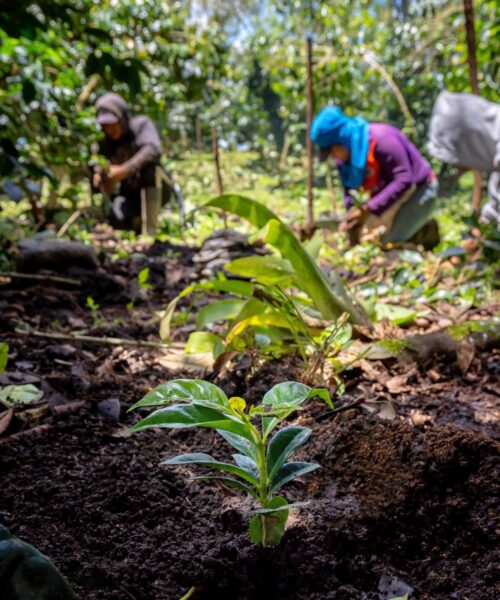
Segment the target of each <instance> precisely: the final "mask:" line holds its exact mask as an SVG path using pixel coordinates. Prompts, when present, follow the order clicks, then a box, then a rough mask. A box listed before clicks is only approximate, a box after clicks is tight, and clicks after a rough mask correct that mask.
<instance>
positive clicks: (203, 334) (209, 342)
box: [184, 331, 224, 358]
mask: <svg viewBox="0 0 500 600" xmlns="http://www.w3.org/2000/svg"><path fill="white" fill-rule="evenodd" d="M223 352H224V340H223V339H222V338H221V337H220V336H218V335H216V334H215V333H210V332H208V331H193V333H191V334H190V336H189V338H188V341H187V343H186V347H185V348H184V353H185V354H206V353H208V354H212V355H213V356H214V358H217V357H218V356H219V354H222V353H223Z"/></svg>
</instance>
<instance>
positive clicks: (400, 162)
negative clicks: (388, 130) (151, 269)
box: [367, 135, 413, 215]
mask: <svg viewBox="0 0 500 600" xmlns="http://www.w3.org/2000/svg"><path fill="white" fill-rule="evenodd" d="M375 158H376V159H377V160H378V162H379V165H380V169H381V170H382V171H383V172H385V173H386V174H387V177H388V179H389V183H388V184H387V185H386V186H385V187H384V188H382V189H381V190H380V192H379V193H378V194H375V196H373V197H372V198H370V200H368V202H367V206H368V210H369V211H370V212H372V213H374V214H376V215H381V214H382V213H383V212H384V211H385V210H387V209H388V208H389V207H390V206H392V205H393V204H394V203H395V202H396V201H397V200H399V198H401V196H402V195H403V194H404V192H406V190H407V189H408V188H409V187H410V186H411V185H412V183H413V174H412V169H411V164H410V160H409V157H408V154H407V152H406V148H405V146H404V144H403V142H402V140H401V139H399V137H397V136H395V135H386V136H384V137H383V138H382V139H380V140H379V141H378V142H377V146H376V148H375Z"/></svg>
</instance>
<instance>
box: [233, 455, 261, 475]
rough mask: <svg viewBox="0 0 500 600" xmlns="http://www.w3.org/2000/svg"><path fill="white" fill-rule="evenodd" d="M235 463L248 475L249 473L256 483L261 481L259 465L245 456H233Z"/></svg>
mask: <svg viewBox="0 0 500 600" xmlns="http://www.w3.org/2000/svg"><path fill="white" fill-rule="evenodd" d="M233 460H234V462H235V463H236V464H237V465H238V467H240V469H243V470H244V471H246V472H247V473H249V474H250V475H251V476H252V477H253V478H254V479H255V480H256V481H258V480H259V469H258V467H257V463H256V462H255V461H254V460H253V459H252V458H249V457H248V456H245V455H244V454H233Z"/></svg>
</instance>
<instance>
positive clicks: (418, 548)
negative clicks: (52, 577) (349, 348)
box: [0, 246, 500, 600]
mask: <svg viewBox="0 0 500 600" xmlns="http://www.w3.org/2000/svg"><path fill="white" fill-rule="evenodd" d="M146 253H147V254H148V255H149V258H148V256H145V254H146ZM190 258H191V253H190V252H185V251H184V250H182V249H179V248H172V247H165V246H164V247H161V246H156V247H155V248H153V249H152V250H147V251H146V252H145V253H142V254H138V255H137V256H135V258H133V259H132V260H130V259H127V260H123V261H118V262H117V263H115V264H114V265H113V266H112V267H110V268H108V270H107V271H106V272H103V274H102V277H101V278H100V280H99V281H100V283H99V282H97V279H96V277H95V276H92V275H87V278H88V279H85V277H84V276H83V275H82V274H81V273H80V274H79V277H80V278H81V279H82V281H84V285H83V286H82V288H81V289H78V290H76V291H75V290H71V289H60V288H57V287H53V286H52V287H51V286H48V285H38V286H35V287H28V288H24V289H23V288H22V286H20V284H19V283H17V284H16V285H13V284H12V283H9V282H4V283H3V284H2V285H1V286H0V302H1V303H2V313H1V317H0V318H1V327H2V330H3V331H4V332H5V333H4V334H3V335H2V339H6V340H8V341H9V343H10V345H11V351H10V358H9V364H8V370H7V372H6V373H5V374H4V375H3V376H2V383H4V384H5V383H12V382H16V383H24V382H27V381H30V380H31V381H33V382H35V383H36V384H37V385H39V386H40V387H42V389H44V391H45V394H46V397H48V398H49V405H50V406H49V408H48V409H47V411H46V413H45V414H43V415H41V416H40V415H38V416H37V417H36V420H33V421H32V422H23V421H22V420H20V419H19V417H17V416H16V417H14V419H13V420H12V421H11V423H10V424H9V426H8V428H7V429H6V431H5V432H4V433H3V435H0V477H1V481H2V493H1V495H0V522H1V523H3V524H5V525H6V526H8V527H9V528H10V529H11V530H12V532H13V533H15V534H16V535H18V536H19V537H22V538H23V539H25V540H26V541H29V542H30V543H33V544H34V545H36V546H37V547H38V548H39V549H40V550H41V551H43V552H44V553H46V554H47V555H49V556H50V557H51V558H52V559H53V560H54V562H55V563H56V565H57V566H58V567H59V568H60V570H61V571H62V572H63V573H64V574H65V575H66V576H67V577H68V579H69V580H70V582H71V583H72V584H73V585H74V587H75V589H76V590H77V591H78V593H79V594H80V595H81V597H82V598H84V599H86V600H87V599H88V600H94V599H95V600H98V599H99V600H101V599H108V598H110V599H111V598H117V599H118V598H120V599H127V598H135V599H136V600H139V599H144V600H146V599H152V598H157V599H165V600H170V599H173V600H180V598H181V597H182V596H183V594H185V593H186V591H187V590H188V589H189V588H190V587H191V586H195V587H196V592H195V594H194V595H193V596H192V598H194V600H197V599H198V598H200V599H205V600H212V599H214V600H215V599H218V600H221V599H222V600H224V599H227V600H240V599H241V600H255V599H257V598H258V599H259V600H261V599H266V598H269V599H273V600H280V599H283V600H284V599H285V598H286V599H296V600H306V599H307V600H320V599H321V600H328V599H336V600H358V599H363V598H365V599H370V600H371V599H376V600H380V598H391V597H394V596H397V595H398V594H399V595H402V594H403V593H404V592H405V591H408V590H409V589H413V590H414V591H413V593H411V595H410V597H411V598H415V599H419V600H422V599H423V600H427V599H433V600H438V599H439V600H442V599H445V598H446V599H448V598H450V599H458V600H490V599H491V600H493V599H496V598H498V597H499V593H500V590H499V589H498V588H496V587H495V581H498V573H496V572H495V568H496V565H498V564H499V561H498V558H499V557H498V551H497V547H498V543H497V542H498V539H497V537H496V536H495V514H498V508H499V507H498V483H497V482H498V480H499V477H498V475H499V472H498V471H499V468H498V464H499V463H498V445H497V443H496V442H495V437H496V435H497V433H498V431H497V429H496V428H497V423H498V421H497V420H496V418H497V412H495V411H497V410H498V396H499V390H498V379H499V377H498V375H499V371H500V354H499V352H498V350H495V349H493V350H490V351H488V352H481V353H476V355H475V356H474V357H473V359H472V361H471V364H470V366H469V368H468V369H467V370H466V371H465V372H462V371H461V370H460V369H459V368H458V366H457V365H456V363H455V361H453V360H451V359H450V358H449V357H446V358H439V357H438V358H436V359H433V360H432V361H429V362H427V363H423V364H420V365H408V364H400V363H398V362H397V361H392V362H389V363H387V362H385V363H382V362H373V361H372V362H370V363H368V362H367V363H363V364H362V365H361V366H359V367H356V368H355V369H353V370H352V371H350V372H348V373H346V380H347V381H346V382H347V389H348V394H349V397H357V395H359V394H368V395H370V397H386V398H390V399H391V400H392V401H393V403H394V405H395V407H396V410H397V413H398V418H397V419H396V420H394V421H392V422H386V421H380V420H378V419H377V418H375V417H369V416H366V415H365V414H358V413H357V412H355V411H347V412H345V413H341V414H339V415H337V416H336V417H335V418H333V419H330V420H329V419H326V420H317V418H318V417H320V416H321V415H322V414H323V413H324V409H323V407H322V406H321V405H319V404H313V405H311V407H310V409H308V410H307V411H306V412H305V413H304V414H302V415H301V416H300V417H299V419H298V420H299V421H300V422H301V423H305V424H307V425H308V426H310V427H312V428H313V436H312V439H311V442H310V443H309V445H308V446H306V448H305V449H304V450H303V453H304V456H306V455H307V457H308V458H310V459H311V460H315V461H317V462H318V463H320V464H321V465H322V467H323V468H322V469H321V470H319V471H317V472H315V473H314V474H312V475H310V476H307V477H306V478H304V480H303V481H301V482H298V483H295V484H293V485H291V486H289V487H288V488H287V489H286V495H287V497H288V498H290V499H293V500H310V504H309V506H308V507H307V508H305V509H303V510H302V511H301V512H300V514H298V515H296V517H295V518H294V519H293V520H292V524H291V528H290V529H289V531H288V532H287V533H286V535H285V537H284V539H283V541H282V543H281V544H280V546H278V547H277V548H271V549H265V550H262V549H260V548H257V547H255V546H253V545H252V544H251V543H250V542H249V541H248V539H247V537H246V526H247V517H246V516H245V509H246V508H247V507H246V506H244V505H242V503H241V502H240V501H238V500H237V499H236V500H235V499H234V498H233V497H232V496H230V495H226V494H225V493H224V492H223V491H222V490H220V489H218V488H216V487H214V486H209V485H207V484H203V483H199V482H192V481H191V476H192V475H193V474H194V471H191V470H189V469H172V468H170V469H169V468H166V467H159V466H158V463H159V462H160V460H161V459H162V458H165V457H169V456H172V455H173V454H175V453H178V452H186V451H190V450H191V449H193V450H199V451H207V452H210V453H213V454H216V455H219V456H224V455H227V454H226V452H227V449H226V448H225V447H223V446H221V445H219V444H216V440H217V437H216V435H215V434H214V433H211V432H206V431H202V432H192V431H175V432H172V431H171V432H142V433H140V434H136V435H134V436H132V437H128V436H127V434H126V425H127V424H130V423H131V422H132V420H133V419H135V418H137V417H136V416H133V417H131V416H129V415H127V414H126V408H127V407H128V406H129V405H130V404H131V403H132V402H134V401H136V400H137V399H138V398H140V397H141V395H142V394H143V393H144V392H145V391H146V390H147V389H149V388H150V387H151V386H152V385H156V384H158V383H160V382H162V381H165V380H167V379H170V378H172V377H174V376H175V377H178V376H179V374H175V375H174V374H173V373H172V372H171V371H169V370H168V369H167V368H165V366H162V361H161V353H162V351H161V350H157V349H151V348H134V347H126V346H123V345H122V346H108V345H104V344H91V343H83V342H74V341H64V340H46V339H41V338H36V337H34V336H33V335H30V336H23V335H21V334H14V329H16V328H17V329H20V328H22V327H23V326H24V327H25V326H26V325H30V326H31V327H34V328H35V329H39V330H42V331H47V330H51V331H56V332H57V331H59V332H61V331H63V330H66V329H68V328H69V329H71V330H72V331H83V330H85V332H86V333H88V334H91V335H94V336H118V337H124V338H136V339H143V340H147V339H151V340H154V339H157V337H156V333H157V324H155V323H153V322H152V321H151V314H152V312H153V311H154V310H158V309H160V308H162V307H163V306H164V304H165V303H166V302H167V301H168V300H169V299H171V298H172V297H173V296H174V295H175V294H176V293H178V291H179V290H180V289H182V287H184V285H186V284H187V283H188V282H189V281H190V277H191V273H192V267H191V264H190ZM146 265H147V266H149V267H150V271H151V277H150V281H151V283H152V284H153V286H154V288H155V290H153V291H152V292H150V293H148V294H142V295H141V294H139V293H137V290H135V289H134V281H135V277H136V275H137V273H138V272H139V271H140V269H142V268H144V266H146ZM76 275H78V274H76ZM89 295H91V296H92V297H93V298H94V299H95V301H96V302H97V303H98V304H99V305H100V309H99V314H98V315H97V319H96V316H94V317H92V315H91V314H90V311H89V309H88V308H86V307H85V305H86V299H87V297H88V296H89ZM131 299H134V303H135V308H134V310H133V311H131V310H130V309H127V308H126V304H127V303H128V302H130V300H131ZM23 324H24V325H23ZM184 375H186V376H188V373H184ZM300 375H301V365H300V364H299V363H297V362H296V361H281V362H280V363H274V364H264V365H263V366H262V367H261V368H260V369H258V370H256V371H253V370H250V371H245V370H241V371H238V372H235V373H232V374H229V375H226V376H225V377H224V378H223V380H222V381H219V383H221V385H222V387H224V389H225V390H226V392H227V393H228V394H232V393H234V392H236V391H237V392H238V395H242V396H245V397H247V398H248V399H250V400H256V399H258V398H259V397H260V396H261V395H262V393H263V392H264V391H265V390H267V389H268V388H269V387H270V386H271V385H272V384H273V383H276V382H278V381H283V380H286V379H291V378H300ZM30 378H31V379H30ZM348 400H349V398H346V401H348ZM75 401H76V402H81V405H80V406H74V407H73V408H72V409H71V410H66V411H65V410H59V409H58V407H61V406H67V405H68V404H70V403H72V402H75ZM102 401H106V402H107V403H108V404H106V402H105V404H104V405H103V404H100V403H101V402H102ZM108 405H110V406H111V408H112V407H113V406H114V407H115V408H116V406H118V407H119V408H120V412H121V414H120V417H119V420H118V421H117V420H113V418H112V416H113V415H112V412H113V411H112V410H111V412H110V411H109V410H108V409H109V406H108ZM106 415H107V416H106ZM110 416H111V418H110ZM33 419H35V417H33ZM33 425H34V426H35V427H38V426H39V425H42V428H40V427H39V428H38V430H35V433H34V434H33V435H25V434H23V433H22V432H23V431H26V430H27V429H29V428H30V427H32V426H33Z"/></svg>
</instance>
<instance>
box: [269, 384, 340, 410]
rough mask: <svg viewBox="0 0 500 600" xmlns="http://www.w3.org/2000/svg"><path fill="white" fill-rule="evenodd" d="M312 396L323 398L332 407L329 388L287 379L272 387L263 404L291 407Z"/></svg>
mask: <svg viewBox="0 0 500 600" xmlns="http://www.w3.org/2000/svg"><path fill="white" fill-rule="evenodd" d="M311 398H321V399H322V400H324V401H325V402H326V403H327V404H328V406H329V407H330V408H333V403H332V401H331V399H330V395H329V393H328V390H325V389H322V388H310V387H309V386H307V385H305V384H303V383H299V382H298V381H285V382H283V383H278V384H277V385H275V386H274V387H272V388H271V389H270V390H269V391H268V392H267V393H266V394H265V395H264V398H263V399H262V404H264V405H270V406H274V405H276V406H280V407H281V406H287V405H288V406H290V408H292V407H294V406H297V405H299V404H302V403H303V402H305V401H306V400H310V399H311Z"/></svg>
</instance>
